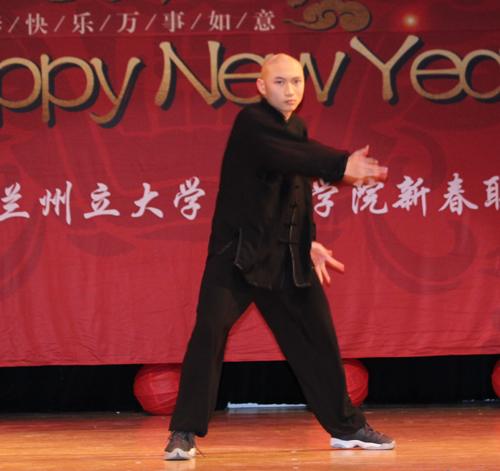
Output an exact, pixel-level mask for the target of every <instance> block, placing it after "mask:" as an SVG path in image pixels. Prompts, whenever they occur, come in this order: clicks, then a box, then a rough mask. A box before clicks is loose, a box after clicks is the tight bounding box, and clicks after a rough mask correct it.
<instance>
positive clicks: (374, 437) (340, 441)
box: [330, 424, 396, 450]
mask: <svg viewBox="0 0 500 471" xmlns="http://www.w3.org/2000/svg"><path fill="white" fill-rule="evenodd" d="M330 446H332V447H333V448H356V447H360V448H363V449H365V450H392V449H393V448H394V447H395V446H396V442H395V441H394V440H393V439H392V438H391V437H388V436H387V435H384V434H383V433H380V432H377V431H376V430H373V429H372V428H371V427H370V426H369V425H368V424H365V426H364V427H363V428H360V429H359V430H358V431H357V432H355V433H351V434H350V435H344V436H343V437H338V438H336V437H332V438H331V440H330Z"/></svg>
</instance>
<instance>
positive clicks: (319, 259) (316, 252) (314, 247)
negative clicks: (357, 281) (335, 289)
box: [311, 242, 344, 285]
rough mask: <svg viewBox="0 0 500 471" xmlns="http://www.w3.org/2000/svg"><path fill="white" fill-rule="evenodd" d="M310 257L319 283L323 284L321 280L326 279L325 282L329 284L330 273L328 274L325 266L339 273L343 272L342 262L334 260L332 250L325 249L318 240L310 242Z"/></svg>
mask: <svg viewBox="0 0 500 471" xmlns="http://www.w3.org/2000/svg"><path fill="white" fill-rule="evenodd" d="M311 258H312V261H313V263H314V268H315V269H316V273H317V275H318V278H319V281H320V282H321V284H323V281H326V284H327V285H330V275H329V274H328V270H327V268H331V269H333V270H335V271H338V272H339V273H344V264H343V263H340V262H339V261H337V260H335V259H334V258H333V257H332V251H331V250H327V249H326V248H325V247H324V246H323V245H321V244H320V243H319V242H312V244H311Z"/></svg>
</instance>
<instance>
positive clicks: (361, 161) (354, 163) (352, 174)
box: [342, 146, 388, 185]
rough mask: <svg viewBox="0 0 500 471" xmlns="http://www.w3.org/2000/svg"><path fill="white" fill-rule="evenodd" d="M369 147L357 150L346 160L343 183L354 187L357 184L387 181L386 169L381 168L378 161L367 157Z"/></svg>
mask: <svg viewBox="0 0 500 471" xmlns="http://www.w3.org/2000/svg"><path fill="white" fill-rule="evenodd" d="M369 150H370V146H366V147H365V148H364V149H359V150H357V151H356V152H354V153H353V154H351V156H350V157H349V159H348V160H347V165H346V168H345V173H344V178H343V179H342V182H343V183H346V184H347V185H354V184H355V183H357V182H359V181H360V182H362V183H370V182H385V181H386V180H387V170H388V169H387V167H381V166H380V165H379V164H378V161H377V160H375V159H373V158H372V157H369V156H368V152H369Z"/></svg>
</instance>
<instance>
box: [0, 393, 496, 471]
mask: <svg viewBox="0 0 500 471" xmlns="http://www.w3.org/2000/svg"><path fill="white" fill-rule="evenodd" d="M365 413H366V415H367V417H368V420H369V422H370V424H371V425H372V426H373V427H374V428H376V429H378V430H381V431H383V432H384V433H387V434H388V435H391V436H392V437H393V438H395V440H396V441H397V446H396V449H395V450H392V451H363V450H335V449H332V448H330V447H329V437H328V435H327V433H326V432H325V431H324V430H323V429H322V428H321V427H320V426H319V425H318V423H317V422H316V420H315V418H314V416H313V415H312V414H311V412H309V411H308V410H307V409H281V408H277V409H268V408H259V409H231V410H227V411H220V412H216V413H215V415H214V418H213V421H212V423H211V427H210V432H209V434H208V435H207V437H205V438H203V439H198V440H197V442H198V446H199V448H200V449H201V450H202V451H203V453H204V454H205V455H206V458H203V457H202V456H200V455H199V454H198V455H197V457H196V459H194V460H192V461H183V462H180V461H178V462H172V461H168V462H167V461H164V460H163V449H164V447H165V444H166V439H167V437H168V431H167V429H168V424H169V421H170V417H167V416H150V415H148V414H145V413H144V414H140V413H121V414H119V413H114V414H112V413H105V414H103V413H99V414H57V415H56V414H50V415H46V414H31V415H0V470H8V471H14V470H16V471H17V470H19V471H21V470H22V471H35V470H37V471H38V470H43V471H47V470H57V471H72V470H82V471H83V470H92V471H108V470H117V471H152V470H155V471H165V470H166V471H174V470H175V471H177V470H190V469H198V470H217V471H223V470H229V469H240V470H242V471H246V470H250V469H251V470H254V469H255V470H316V471H323V470H336V471H344V470H349V471H354V470H362V471H372V470H384V471H388V470H398V471H412V470H419V471H425V470H432V471H439V470H443V471H446V470H449V471H458V470H474V471H484V470H495V471H498V470H500V404H499V403H497V402H495V403H491V404H489V405H488V404H480V405H470V406H469V405H468V406H466V407H465V406H464V407H408V408H406V407H405V408H384V409H378V408H377V409H365Z"/></svg>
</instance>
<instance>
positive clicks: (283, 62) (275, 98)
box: [257, 54, 304, 119]
mask: <svg viewBox="0 0 500 471" xmlns="http://www.w3.org/2000/svg"><path fill="white" fill-rule="evenodd" d="M273 59H274V60H273ZM257 88H258V89H259V91H260V93H262V95H264V97H265V98H266V99H267V101H268V102H269V104H270V105H271V106H273V107H274V108H276V109H277V110H278V111H280V112H281V113H282V114H283V116H284V117H285V119H288V118H289V117H290V115H291V114H292V112H293V111H294V110H295V109H296V108H297V106H299V104H300V102H301V101H302V97H303V95H304V70H303V69H302V66H301V65H300V63H299V62H298V61H296V60H295V59H293V58H292V57H290V56H286V55H283V54H280V55H279V56H276V57H273V58H271V60H270V61H268V62H267V63H266V64H264V67H263V68H262V74H261V78H260V79H258V80H257Z"/></svg>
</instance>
